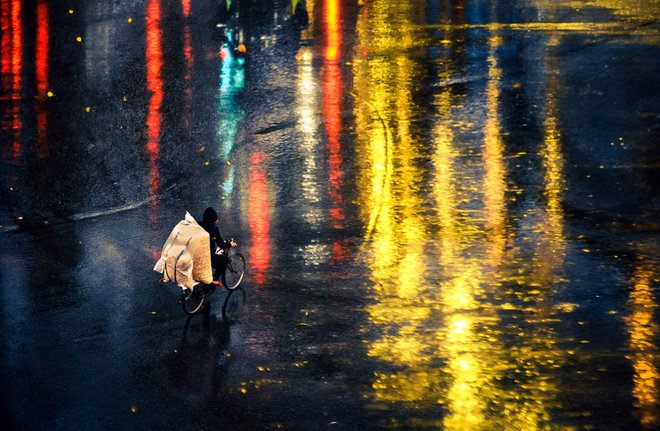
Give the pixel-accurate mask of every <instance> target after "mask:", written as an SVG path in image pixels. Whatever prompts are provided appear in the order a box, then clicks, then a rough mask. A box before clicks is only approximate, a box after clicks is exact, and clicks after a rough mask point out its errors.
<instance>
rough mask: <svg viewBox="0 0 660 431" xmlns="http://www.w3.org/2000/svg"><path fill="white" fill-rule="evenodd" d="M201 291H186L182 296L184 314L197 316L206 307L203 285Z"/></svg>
mask: <svg viewBox="0 0 660 431" xmlns="http://www.w3.org/2000/svg"><path fill="white" fill-rule="evenodd" d="M198 287H200V288H199V289H194V290H193V291H192V292H191V291H190V289H186V290H185V291H184V292H183V296H181V301H180V302H181V305H182V306H183V312H184V313H186V314H195V313H197V312H198V311H199V310H200V309H201V308H202V305H204V300H205V299H206V295H204V294H203V292H202V290H201V285H199V286H198Z"/></svg>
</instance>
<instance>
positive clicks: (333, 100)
mask: <svg viewBox="0 0 660 431" xmlns="http://www.w3.org/2000/svg"><path fill="white" fill-rule="evenodd" d="M337 1H338V0H329V2H330V3H336V2H337ZM333 9H334V15H333V16H332V17H331V16H330V8H328V20H327V23H328V28H327V32H328V39H329V40H338V39H339V36H338V35H339V31H340V29H339V25H338V18H337V14H338V6H337V5H334V6H333ZM331 32H335V33H337V36H334V37H333V36H331V35H330V33H331ZM337 48H338V44H337ZM337 54H338V52H337V49H334V50H332V52H331V50H330V49H328V50H326V60H327V61H326V67H325V68H326V72H325V82H324V92H323V93H324V99H323V105H324V106H323V111H324V112H325V129H326V134H327V139H328V143H327V149H328V163H329V168H330V169H329V173H330V179H329V183H328V195H329V196H330V202H331V205H332V206H331V208H330V222H331V226H332V227H333V228H335V229H341V228H343V222H344V219H345V215H344V207H343V203H344V197H343V196H342V194H341V187H342V185H343V178H344V172H343V171H342V166H341V165H342V155H341V144H340V142H339V135H340V133H341V128H342V123H341V103H342V98H341V90H342V83H341V71H340V69H339V66H338V65H337V63H336V62H335V61H334V60H335V58H336V56H337ZM345 248H346V244H345V243H340V242H335V243H334V244H333V246H332V262H337V261H339V260H341V259H343V258H344V257H345V256H346V254H347V251H346V250H345Z"/></svg>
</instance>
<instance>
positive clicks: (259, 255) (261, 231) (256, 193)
mask: <svg viewBox="0 0 660 431" xmlns="http://www.w3.org/2000/svg"><path fill="white" fill-rule="evenodd" d="M265 157H266V156H265V155H264V153H255V154H252V157H251V159H252V166H250V175H249V176H250V202H249V207H250V211H249V214H250V215H249V223H250V229H251V230H252V248H251V249H250V265H251V266H252V268H254V270H255V271H256V272H255V274H254V279H255V281H256V282H257V284H263V283H264V281H265V280H264V272H265V271H266V269H267V268H268V261H269V260H270V239H269V237H268V233H269V231H270V222H269V220H268V208H269V205H268V196H267V191H268V183H267V182H266V168H264V166H263V165H262V163H263V161H264V159H265Z"/></svg>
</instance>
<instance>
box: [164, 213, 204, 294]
mask: <svg viewBox="0 0 660 431" xmlns="http://www.w3.org/2000/svg"><path fill="white" fill-rule="evenodd" d="M209 241H210V239H209V234H208V232H206V230H204V228H203V227H201V226H200V225H199V224H198V223H197V222H196V221H195V219H194V218H193V217H192V216H191V215H190V214H189V213H187V212H186V217H185V219H184V220H181V221H180V222H179V223H178V224H177V225H176V226H175V227H174V229H173V230H172V233H170V236H169V237H168V238H167V241H166V242H165V245H164V246H163V251H162V253H161V257H160V259H159V260H158V262H156V266H155V267H154V271H157V272H160V273H161V274H163V280H164V281H174V282H175V283H176V284H177V285H179V286H181V287H182V288H187V289H190V290H191V291H192V289H193V282H194V281H200V282H202V283H206V284H210V283H212V282H213V269H212V267H211V253H210V250H209Z"/></svg>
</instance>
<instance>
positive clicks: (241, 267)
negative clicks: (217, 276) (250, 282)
mask: <svg viewBox="0 0 660 431" xmlns="http://www.w3.org/2000/svg"><path fill="white" fill-rule="evenodd" d="M245 266H246V265H245V258H244V257H243V255H242V254H240V253H236V254H234V255H233V256H232V257H230V258H229V262H228V263H227V268H225V272H224V274H222V284H224V285H225V287H226V288H227V289H228V290H234V289H236V288H237V287H238V285H239V284H241V281H243V277H244V276H245Z"/></svg>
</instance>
